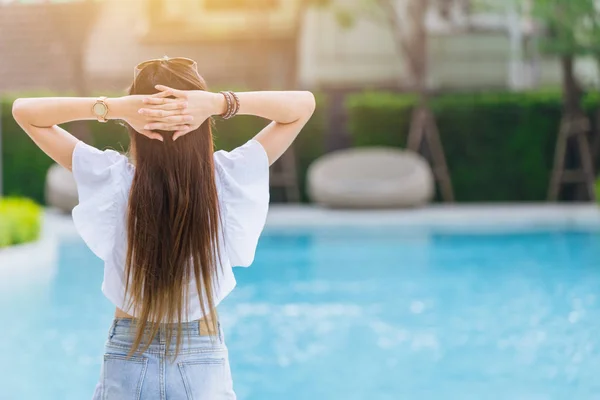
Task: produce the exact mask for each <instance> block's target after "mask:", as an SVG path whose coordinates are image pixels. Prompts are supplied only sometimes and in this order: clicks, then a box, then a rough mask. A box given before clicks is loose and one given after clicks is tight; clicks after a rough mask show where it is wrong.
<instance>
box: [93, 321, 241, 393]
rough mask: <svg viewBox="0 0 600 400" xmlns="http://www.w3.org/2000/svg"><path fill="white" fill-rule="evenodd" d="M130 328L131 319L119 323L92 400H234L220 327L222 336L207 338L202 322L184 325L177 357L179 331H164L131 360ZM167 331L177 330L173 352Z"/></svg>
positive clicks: (112, 330) (111, 335) (111, 336)
mask: <svg viewBox="0 0 600 400" xmlns="http://www.w3.org/2000/svg"><path fill="white" fill-rule="evenodd" d="M131 325H132V320H130V319H120V318H119V319H115V320H114V322H113V324H112V326H111V328H110V331H109V335H108V341H107V343H106V350H105V354H104V363H103V365H102V370H101V373H100V381H99V382H98V385H97V386H96V391H95V393H94V397H93V400H166V399H169V400H179V399H181V400H186V399H187V400H235V398H236V396H235V393H234V391H233V383H232V380H231V370H230V367H229V359H228V355H227V347H226V346H225V341H224V339H223V332H222V330H221V327H220V325H219V329H218V335H215V336H208V335H206V334H205V333H204V332H201V331H200V329H199V323H198V321H196V322H188V323H184V324H183V329H182V331H183V335H182V338H181V345H180V348H179V353H178V355H177V357H176V358H174V355H175V340H176V337H177V336H176V332H177V328H176V327H172V326H168V325H164V326H161V329H160V331H159V333H158V334H157V335H156V337H155V338H154V340H153V341H152V342H151V343H150V347H149V348H148V349H147V350H146V351H145V352H144V353H141V354H140V353H137V354H135V355H134V356H132V357H130V358H128V357H127V354H128V353H129V351H130V349H131V346H132V345H133V339H134V335H135V329H132V326H131ZM168 329H172V330H173V332H172V334H173V336H172V337H173V339H172V341H173V343H171V346H169V348H167V345H166V337H167V331H168ZM141 349H143V347H142V348H140V350H141Z"/></svg>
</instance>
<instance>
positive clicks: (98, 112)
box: [92, 103, 106, 117]
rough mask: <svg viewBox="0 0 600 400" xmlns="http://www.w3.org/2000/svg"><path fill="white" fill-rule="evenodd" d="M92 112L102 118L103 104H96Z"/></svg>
mask: <svg viewBox="0 0 600 400" xmlns="http://www.w3.org/2000/svg"><path fill="white" fill-rule="evenodd" d="M92 110H93V111H94V114H95V115H97V116H99V117H102V116H103V115H104V114H106V105H105V104H103V103H96V104H94V107H93V108H92Z"/></svg>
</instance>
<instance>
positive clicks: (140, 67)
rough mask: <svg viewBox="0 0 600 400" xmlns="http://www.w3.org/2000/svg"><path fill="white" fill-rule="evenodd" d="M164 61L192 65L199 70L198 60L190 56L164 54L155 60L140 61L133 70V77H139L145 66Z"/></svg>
mask: <svg viewBox="0 0 600 400" xmlns="http://www.w3.org/2000/svg"><path fill="white" fill-rule="evenodd" d="M163 62H169V63H175V64H180V65H185V66H186V67H192V68H194V70H195V71H196V72H198V64H196V61H194V60H192V59H189V58H185V57H173V58H169V57H167V56H164V57H163V58H157V59H154V60H148V61H144V62H141V63H139V64H138V65H136V66H135V69H134V70H133V78H134V79H135V78H137V76H138V75H139V74H140V72H142V70H143V69H144V68H146V67H147V66H149V65H152V64H156V63H163Z"/></svg>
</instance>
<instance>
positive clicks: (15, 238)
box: [0, 197, 42, 248]
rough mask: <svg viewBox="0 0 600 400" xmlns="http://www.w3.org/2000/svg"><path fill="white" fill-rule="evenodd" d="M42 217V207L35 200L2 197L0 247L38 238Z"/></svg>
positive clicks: (0, 203)
mask: <svg viewBox="0 0 600 400" xmlns="http://www.w3.org/2000/svg"><path fill="white" fill-rule="evenodd" d="M41 219H42V209H41V207H40V206H39V205H38V204H36V203H35V202H34V201H32V200H29V199H24V198H18V197H5V198H0V248H3V247H8V246H13V245H16V244H22V243H28V242H33V241H35V240H37V239H38V237H39V235H40V230H41Z"/></svg>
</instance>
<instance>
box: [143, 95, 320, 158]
mask: <svg viewBox="0 0 600 400" xmlns="http://www.w3.org/2000/svg"><path fill="white" fill-rule="evenodd" d="M157 89H158V90H160V92H159V93H157V94H155V95H152V96H150V97H148V98H146V99H145V102H146V103H147V104H152V105H153V107H155V108H154V109H144V110H142V113H144V115H146V116H147V117H151V118H153V119H155V120H157V122H156V123H153V124H149V125H147V126H146V129H152V130H156V129H164V128H165V125H164V124H163V123H161V122H160V121H161V117H163V116H165V117H166V118H168V117H169V116H170V115H171V114H170V112H169V111H167V110H166V109H165V110H161V107H163V106H161V104H162V103H163V102H165V101H167V100H168V99H167V97H169V96H173V97H175V98H176V99H179V100H181V101H185V102H187V103H188V108H187V110H186V111H185V113H186V115H190V116H192V117H193V118H194V121H193V123H190V124H189V127H188V129H186V130H182V131H180V132H177V133H176V134H175V136H174V139H177V138H178V137H180V136H181V135H184V134H187V133H189V132H190V131H192V130H194V129H195V128H197V127H198V126H200V124H202V123H203V122H204V121H206V119H208V118H209V117H211V116H213V115H221V114H223V113H224V112H225V110H226V108H227V103H226V101H225V97H224V96H223V95H221V94H219V93H210V92H205V91H200V90H193V91H185V90H176V89H172V88H168V87H166V86H161V85H159V86H157ZM236 94H237V95H238V97H239V99H240V110H239V113H238V114H241V115H256V116H259V117H263V118H266V119H270V120H271V121H273V122H272V123H271V124H269V125H268V126H267V127H266V128H264V129H263V130H262V131H260V132H259V133H258V134H257V135H256V136H255V139H256V140H257V141H259V142H260V143H261V144H262V146H263V147H264V148H265V151H266V152H267V155H268V157H269V162H270V164H273V163H274V162H275V161H276V160H277V159H278V158H279V157H281V155H282V154H283V153H284V152H285V151H286V150H287V149H288V148H289V147H290V145H291V144H292V142H293V141H294V139H296V137H297V136H298V134H299V133H300V131H301V130H302V128H303V127H304V125H306V123H307V122H308V120H309V119H310V117H311V116H312V114H313V112H314V110H315V98H314V96H313V94H312V93H310V92H303V91H296V92H241V93H236ZM165 123H166V122H165Z"/></svg>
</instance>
